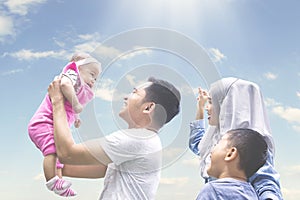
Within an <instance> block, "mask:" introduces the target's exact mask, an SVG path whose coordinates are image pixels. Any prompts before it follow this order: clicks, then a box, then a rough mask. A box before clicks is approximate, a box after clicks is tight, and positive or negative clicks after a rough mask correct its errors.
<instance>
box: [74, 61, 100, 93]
mask: <svg viewBox="0 0 300 200" xmlns="http://www.w3.org/2000/svg"><path fill="white" fill-rule="evenodd" d="M79 72H80V76H81V78H82V80H83V81H84V82H85V83H86V84H87V85H88V86H89V87H90V88H93V87H94V84H95V82H96V80H97V77H98V76H99V74H100V70H99V64H97V63H89V64H86V65H82V66H79Z"/></svg>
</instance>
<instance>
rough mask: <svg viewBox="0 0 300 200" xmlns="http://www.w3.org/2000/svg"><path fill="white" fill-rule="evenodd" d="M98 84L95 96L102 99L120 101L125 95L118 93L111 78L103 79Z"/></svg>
mask: <svg viewBox="0 0 300 200" xmlns="http://www.w3.org/2000/svg"><path fill="white" fill-rule="evenodd" d="M98 85H99V87H98V88H97V90H96V92H95V96H96V97H98V98H100V99H102V100H104V101H120V100H122V99H123V98H124V96H125V94H120V93H118V92H117V91H116V89H115V88H114V82H113V80H111V79H103V80H101V82H100V83H99V84H98Z"/></svg>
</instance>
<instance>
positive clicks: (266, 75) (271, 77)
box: [264, 72, 278, 80]
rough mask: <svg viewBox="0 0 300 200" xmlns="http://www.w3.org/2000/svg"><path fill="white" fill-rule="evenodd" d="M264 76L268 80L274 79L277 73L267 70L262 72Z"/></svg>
mask: <svg viewBox="0 0 300 200" xmlns="http://www.w3.org/2000/svg"><path fill="white" fill-rule="evenodd" d="M264 77H265V78H266V79H268V80H275V79H277V77H278V75H276V74H273V73H271V72H267V73H265V74H264Z"/></svg>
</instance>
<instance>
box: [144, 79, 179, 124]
mask: <svg viewBox="0 0 300 200" xmlns="http://www.w3.org/2000/svg"><path fill="white" fill-rule="evenodd" d="M148 81H149V82H151V83H152V84H151V85H150V86H149V87H147V88H146V89H145V91H146V96H145V99H144V101H145V102H150V101H152V102H154V103H155V104H157V105H160V106H162V107H163V108H164V111H165V112H164V113H162V112H158V111H157V112H154V116H153V119H154V120H155V122H156V123H157V125H159V126H163V125H164V124H166V123H168V122H169V121H170V120H171V119H173V117H174V116H176V115H177V114H178V113H179V110H180V98H181V97H180V92H179V91H178V90H177V89H176V88H175V86H174V85H172V84H171V83H169V82H167V81H164V80H160V79H156V78H154V77H150V78H148Z"/></svg>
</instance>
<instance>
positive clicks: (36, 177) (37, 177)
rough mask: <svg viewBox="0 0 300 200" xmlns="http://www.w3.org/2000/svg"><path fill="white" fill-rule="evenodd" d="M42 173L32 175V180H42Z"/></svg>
mask: <svg viewBox="0 0 300 200" xmlns="http://www.w3.org/2000/svg"><path fill="white" fill-rule="evenodd" d="M44 177H45V176H44V174H42V173H41V174H38V175H36V176H35V177H33V180H36V181H39V180H44Z"/></svg>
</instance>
